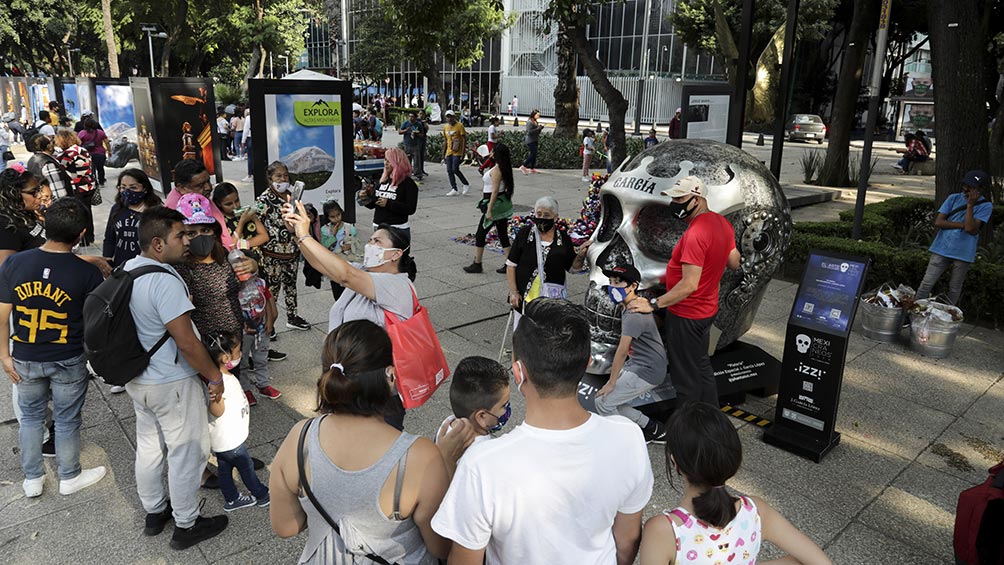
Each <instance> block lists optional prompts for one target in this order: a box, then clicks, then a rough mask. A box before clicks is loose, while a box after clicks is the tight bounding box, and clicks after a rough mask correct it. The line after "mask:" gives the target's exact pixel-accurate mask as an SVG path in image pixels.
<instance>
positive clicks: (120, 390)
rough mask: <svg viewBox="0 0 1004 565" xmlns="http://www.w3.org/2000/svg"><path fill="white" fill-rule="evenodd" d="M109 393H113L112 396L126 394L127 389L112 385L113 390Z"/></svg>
mask: <svg viewBox="0 0 1004 565" xmlns="http://www.w3.org/2000/svg"><path fill="white" fill-rule="evenodd" d="M108 392H111V393H112V394H122V393H123V392H125V387H124V386H118V385H112V388H110V389H109V391H108Z"/></svg>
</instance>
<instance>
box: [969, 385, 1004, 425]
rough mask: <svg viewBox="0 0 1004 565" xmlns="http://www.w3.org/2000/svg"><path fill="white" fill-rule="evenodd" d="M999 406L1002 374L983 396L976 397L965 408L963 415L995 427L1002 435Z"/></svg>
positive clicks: (1003, 389) (1002, 396)
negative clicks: (974, 400)
mask: <svg viewBox="0 0 1004 565" xmlns="http://www.w3.org/2000/svg"><path fill="white" fill-rule="evenodd" d="M1001 406H1004V375H1002V376H1001V377H1000V378H998V379H997V381H996V382H995V383H994V384H993V385H992V386H991V387H990V388H989V389H987V391H986V393H984V394H983V396H980V397H979V398H978V399H976V402H975V403H973V405H972V406H971V407H970V408H969V409H968V410H966V413H965V414H964V415H963V416H964V417H965V418H966V419H967V420H971V421H973V422H978V423H980V424H983V425H985V426H988V427H990V428H996V429H997V430H998V431H999V432H1000V435H1001V436H1004V421H1002V419H1001Z"/></svg>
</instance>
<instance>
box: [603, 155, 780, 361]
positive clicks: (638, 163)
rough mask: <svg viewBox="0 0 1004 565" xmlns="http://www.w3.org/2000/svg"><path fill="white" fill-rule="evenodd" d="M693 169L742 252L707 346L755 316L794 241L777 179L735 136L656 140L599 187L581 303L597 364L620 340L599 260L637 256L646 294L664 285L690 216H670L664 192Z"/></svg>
mask: <svg viewBox="0 0 1004 565" xmlns="http://www.w3.org/2000/svg"><path fill="white" fill-rule="evenodd" d="M687 175H695V176H697V177H700V178H701V179H702V180H703V181H704V182H705V184H706V185H707V187H708V206H709V207H710V208H711V210H713V211H715V212H718V213H719V214H722V215H723V216H725V217H726V218H727V219H728V220H729V221H730V222H732V225H733V227H734V228H735V232H736V247H738V248H739V251H740V252H741V253H742V266H741V267H740V269H739V271H735V272H733V271H729V270H728V269H726V271H725V274H724V276H723V277H722V282H721V286H720V288H719V295H720V296H719V311H718V315H717V317H716V318H715V323H714V326H713V327H712V342H711V349H712V350H716V349H720V348H722V347H724V346H726V345H728V344H730V343H732V342H734V341H735V340H737V339H738V338H739V337H740V336H742V335H743V334H744V333H746V331H747V330H749V328H750V326H751V325H752V324H753V317H754V315H755V314H756V310H757V308H758V307H759V305H760V300H761V299H762V298H763V295H764V292H765V291H766V289H767V283H768V281H770V278H771V276H772V275H773V274H774V271H775V270H776V269H777V267H778V266H779V265H780V263H781V260H782V258H783V256H784V252H785V251H786V250H787V249H788V244H789V243H790V241H791V211H790V208H789V206H788V201H787V199H786V198H785V196H784V193H783V192H782V191H781V186H780V185H779V184H778V183H777V181H776V180H775V179H774V176H773V175H771V173H770V171H769V170H768V169H767V167H765V166H764V165H763V164H762V163H761V162H760V161H758V160H756V159H754V158H753V157H752V156H750V155H749V154H748V153H746V152H744V151H742V150H741V149H737V148H736V147H733V146H731V145H725V144H722V143H718V142H715V141H708V140H701V139H691V140H671V141H668V142H666V143H660V144H658V145H656V146H654V147H652V148H650V149H648V150H646V151H645V152H643V153H641V154H640V155H638V156H636V157H634V158H633V159H631V160H630V161H627V162H626V163H624V164H622V165H621V167H620V168H618V169H617V170H616V171H614V173H613V174H612V175H611V176H610V178H609V179H608V180H607V182H606V183H605V184H604V185H603V188H602V189H600V201H601V204H602V217H601V219H600V223H599V225H597V226H596V232H595V234H594V235H593V238H594V242H593V245H592V246H591V247H590V248H589V260H590V264H591V265H592V270H591V271H590V273H589V290H588V291H587V293H586V302H585V305H586V309H587V310H589V312H590V317H591V320H590V321H591V324H592V358H593V359H592V361H593V362H592V364H591V366H590V369H589V371H590V372H591V373H595V374H604V373H609V372H610V365H611V363H612V362H613V356H614V352H615V350H616V348H617V343H618V342H619V340H620V312H619V310H618V308H619V307H618V306H616V305H615V304H614V303H613V302H612V301H611V300H610V298H609V297H608V295H607V293H606V292H605V291H604V289H603V287H604V286H605V285H607V284H608V282H609V281H608V280H607V277H606V276H605V275H604V274H603V273H602V269H604V268H609V267H612V266H613V265H614V264H616V263H621V262H627V263H631V264H633V265H634V266H635V267H636V268H637V269H638V271H639V272H640V273H641V276H642V282H641V285H640V287H641V289H643V290H642V292H641V294H643V295H645V296H658V295H660V294H662V293H664V292H665V290H666V289H665V288H664V286H663V284H662V282H661V281H662V278H663V277H664V276H665V273H666V264H667V263H668V262H669V258H670V255H671V253H672V251H673V246H675V245H676V242H677V241H679V239H680V236H681V235H682V234H683V231H684V230H685V229H686V227H687V224H686V222H684V221H682V220H678V219H676V218H675V217H672V216H670V215H669V212H668V208H667V205H668V204H669V203H670V198H669V197H667V196H661V194H660V193H661V192H662V191H664V190H666V189H668V188H669V187H670V186H672V185H673V183H675V182H676V181H677V180H678V179H680V178H683V177H685V176H687Z"/></svg>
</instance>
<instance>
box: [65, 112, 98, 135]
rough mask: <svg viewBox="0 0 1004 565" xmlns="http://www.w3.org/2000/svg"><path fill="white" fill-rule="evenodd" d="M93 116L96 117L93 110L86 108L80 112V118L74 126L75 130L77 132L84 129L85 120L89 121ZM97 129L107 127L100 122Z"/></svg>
mask: <svg viewBox="0 0 1004 565" xmlns="http://www.w3.org/2000/svg"><path fill="white" fill-rule="evenodd" d="M93 117H94V111H93V110H84V111H83V112H80V119H79V120H78V121H77V123H76V124H75V125H74V126H73V131H75V132H77V133H80V132H82V131H84V122H86V121H87V118H93ZM97 129H105V128H103V127H101V124H98V128H97Z"/></svg>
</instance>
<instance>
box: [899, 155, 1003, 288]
mask: <svg viewBox="0 0 1004 565" xmlns="http://www.w3.org/2000/svg"><path fill="white" fill-rule="evenodd" d="M989 181H990V175H988V174H987V173H985V172H983V171H969V172H968V173H966V175H965V176H964V177H963V178H962V190H961V191H959V192H956V193H955V194H951V195H949V196H948V198H946V199H945V202H944V203H943V204H942V205H941V208H939V209H938V217H937V218H935V220H934V227H936V228H938V235H936V236H934V242H933V243H931V247H930V249H929V251H930V252H931V260H930V261H928V263H927V272H926V273H925V274H924V280H923V281H922V282H921V283H920V288H918V289H917V298H918V299H921V298H927V297H928V296H930V295H931V289H932V288H934V285H935V283H937V282H938V279H940V278H941V275H942V274H944V272H945V270H946V269H948V267H949V265H950V266H951V267H952V278H951V279H949V281H948V299H949V300H951V301H952V304H958V303H959V297H961V296H962V283H964V282H965V280H966V273H968V272H969V266H970V265H971V264H972V263H973V261H975V260H976V244H977V243H978V240H979V235H980V228H982V227H983V224H985V223H986V222H987V221H988V220H989V219H990V214H991V213H993V208H994V207H993V204H991V203H990V201H989V200H987V198H986V196H985V195H984V194H983V192H984V191H985V190H986V189H987V187H988V186H989V184H990V183H989Z"/></svg>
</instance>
